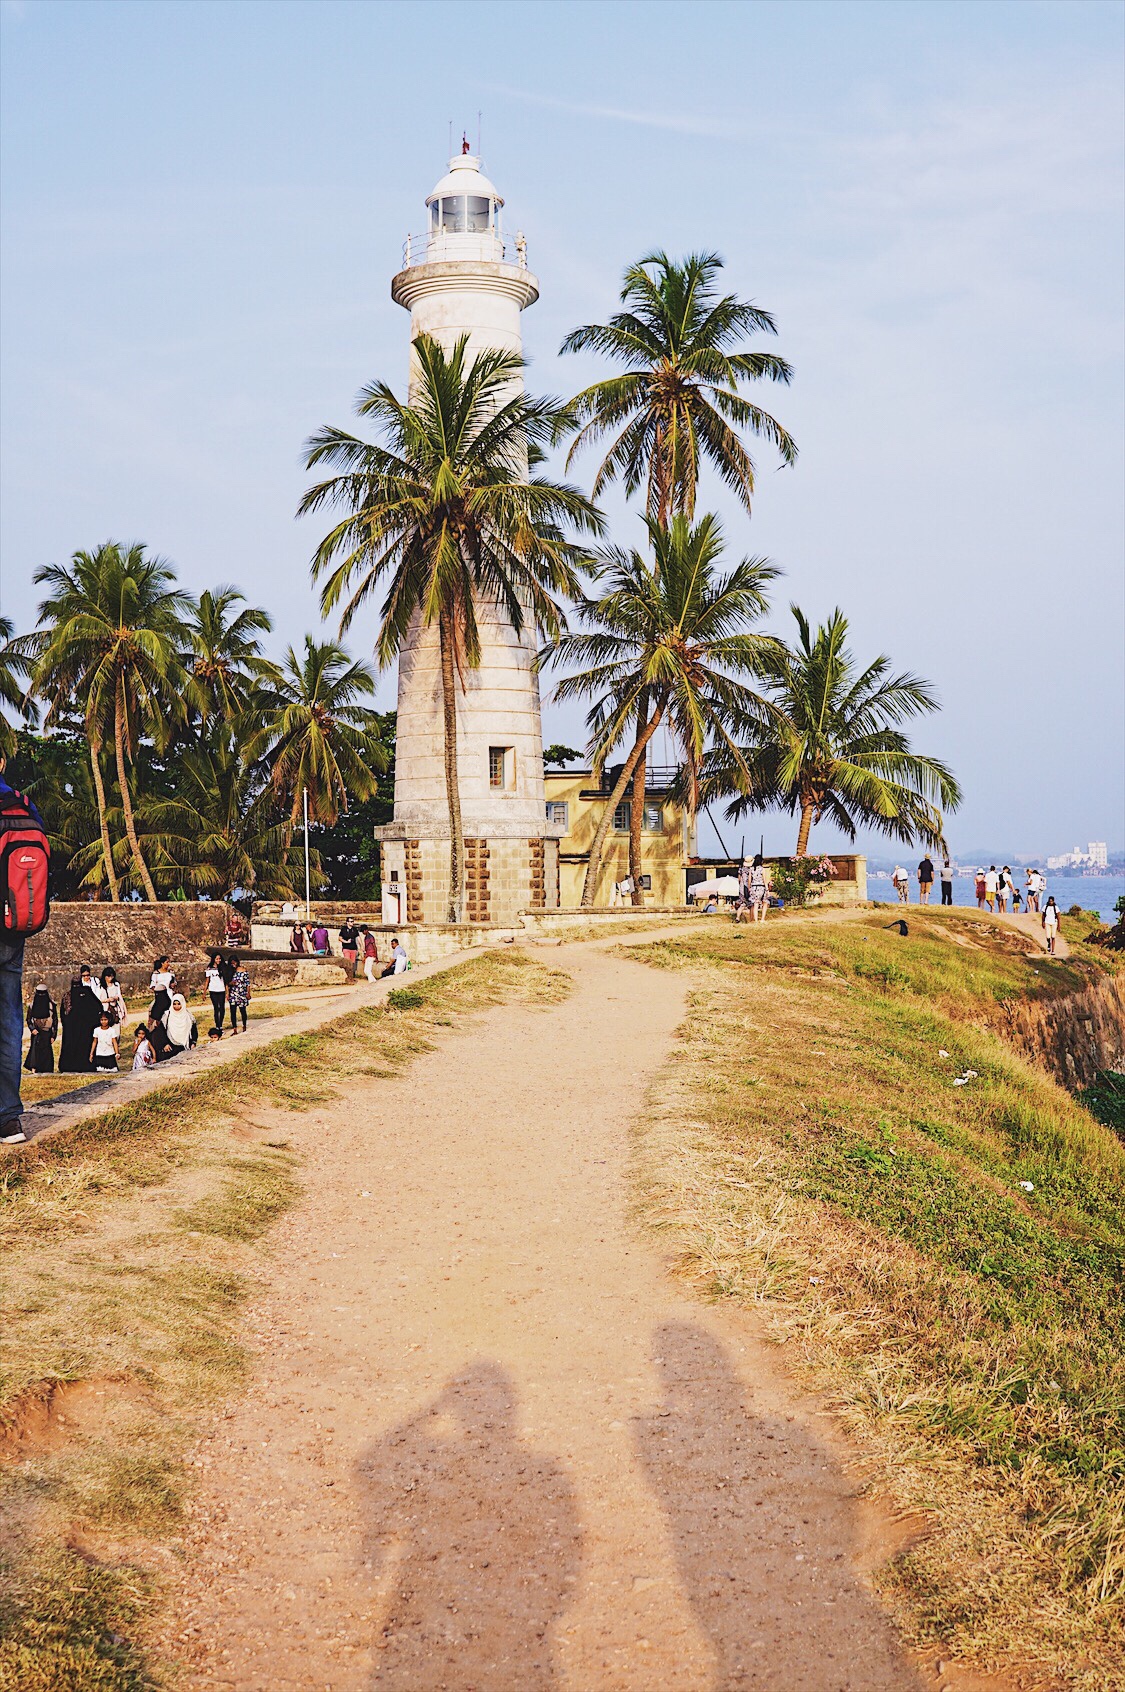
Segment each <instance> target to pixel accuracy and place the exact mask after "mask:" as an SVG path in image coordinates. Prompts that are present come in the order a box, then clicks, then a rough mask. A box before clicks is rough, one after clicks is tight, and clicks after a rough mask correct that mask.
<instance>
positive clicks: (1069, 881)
mask: <svg viewBox="0 0 1125 1692" xmlns="http://www.w3.org/2000/svg"><path fill="white" fill-rule="evenodd" d="M905 867H906V868H907V869H909V870H910V903H911V904H912V905H916V904H917V903H918V879H917V874H918V872H917V866H916V865H913V864H908V865H906V866H905ZM998 867H999V866H998ZM940 869H941V866H940V865H935V868H934V875H935V880H934V885H933V891H932V892H931V894H930V903H931V905H940V904H941V876H940ZM1043 874H1044V875H1045V876H1046V877H1047V891H1046V893H1044V894H1043V896H1042V898H1041V899H1040V901H1039V903H1040V907H1042V906H1043V905H1044V904H1045V903H1046V901H1047V898H1048V897H1049V895H1050V894H1052V893H1053V894H1054V896H1055V903H1056V905H1057V906H1058V907H1059V910H1060V911H1068V910H1069V909H1070V907H1071V905H1081V907H1082V909H1083V910H1084V911H1097V913H1098V915H1099V916H1100V917H1101V919H1102V921H1103V922H1116V921H1117V913H1116V911H1115V910H1114V908H1113V907H1114V905H1115V904H1116V903H1117V900H1118V899H1119V898H1120V897H1121V895H1122V894H1123V893H1125V875H1065V874H1064V873H1063V872H1062V871H1061V870H1044V871H1043ZM1012 875H1013V878H1014V879H1015V883H1016V886H1017V887H1018V888H1019V890H1020V896H1021V903H1020V909H1021V910H1023V909H1024V908H1025V907H1024V905H1023V903H1022V899H1023V895H1024V893H1025V891H1026V887H1025V881H1024V872H1023V870H1022V869H1016V868H1013V870H1012ZM867 896H868V898H869V899H880V900H882V901H884V902H885V903H887V904H893V903H895V902H896V901H897V899H898V894H897V893H896V892H895V890H894V888H893V887H892V886H891V878H890V875H889V874H887V875H880V874H879V873H878V872H877V871H875V870H869V871H868V874H867ZM976 902H977V895H976V886H975V877H974V876H971V875H955V876H954V878H953V903H954V904H955V905H972V906H973V907H974V909H975V908H976ZM1010 908H1011V907H1010V906H1009V909H1010Z"/></svg>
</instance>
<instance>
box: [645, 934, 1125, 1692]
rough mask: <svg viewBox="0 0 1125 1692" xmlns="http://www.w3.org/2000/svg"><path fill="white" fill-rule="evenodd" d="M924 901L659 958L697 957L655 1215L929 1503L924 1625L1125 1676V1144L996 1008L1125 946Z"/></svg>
mask: <svg viewBox="0 0 1125 1692" xmlns="http://www.w3.org/2000/svg"><path fill="white" fill-rule="evenodd" d="M909 915H910V932H909V935H908V937H906V938H902V937H900V936H899V935H898V934H897V933H894V932H888V931H887V928H886V926H885V924H886V923H887V921H888V920H889V919H890V916H891V912H890V911H886V912H881V913H877V914H875V915H873V916H871V917H869V918H865V919H863V920H862V921H858V922H844V923H841V922H832V921H831V920H824V919H814V920H811V921H794V920H791V919H788V918H783V919H781V920H780V921H771V922H769V923H767V925H766V926H765V927H764V928H760V929H756V930H748V929H743V928H734V927H732V926H730V925H729V924H727V923H724V924H723V925H722V926H721V927H716V928H715V929H712V930H711V931H709V932H708V933H707V934H706V935H702V936H694V935H691V936H689V935H685V936H683V937H682V938H679V937H677V938H676V939H674V940H670V941H666V942H662V943H659V944H657V945H656V946H645V947H640V948H637V950H636V951H635V952H634V953H633V954H632V955H633V956H635V957H636V958H637V959H639V960H640V961H642V962H646V963H649V964H663V965H664V966H666V967H675V968H686V969H689V970H691V971H692V972H693V976H694V980H693V985H692V992H691V1000H690V1004H691V1008H690V1014H689V1018H688V1021H687V1023H686V1025H685V1027H684V1029H683V1031H682V1036H681V1039H680V1042H679V1044H678V1048H677V1050H676V1052H675V1054H674V1059H673V1061H672V1063H671V1064H670V1065H669V1066H668V1068H667V1070H666V1072H665V1074H664V1076H663V1078H662V1080H661V1082H660V1084H659V1086H658V1090H657V1094H656V1096H655V1099H654V1102H653V1105H652V1108H651V1110H650V1112H649V1114H648V1117H647V1120H646V1121H645V1123H644V1124H643V1125H642V1127H641V1129H640V1139H639V1155H638V1172H639V1180H640V1190H641V1206H642V1214H643V1215H644V1216H645V1218H646V1219H647V1220H648V1221H650V1222H651V1223H652V1224H653V1225H654V1226H656V1227H658V1228H659V1229H661V1230H662V1231H664V1232H665V1234H666V1235H670V1236H671V1239H672V1241H673V1243H674V1245H675V1246H676V1247H677V1248H678V1251H679V1254H680V1261H681V1264H682V1269H683V1272H684V1273H685V1274H686V1275H687V1276H689V1277H690V1278H691V1279H692V1280H693V1281H695V1282H696V1284H698V1285H699V1286H700V1287H702V1288H703V1289H704V1290H705V1291H707V1292H708V1293H710V1294H712V1295H713V1296H716V1297H724V1298H733V1299H736V1300H738V1301H740V1302H742V1303H745V1304H748V1305H753V1306H755V1307H757V1308H759V1309H760V1310H761V1311H762V1312H763V1313H764V1314H765V1315H766V1317H767V1319H768V1321H769V1323H770V1327H771V1330H772V1332H773V1334H774V1336H775V1337H776V1338H777V1339H778V1340H779V1341H781V1342H787V1345H788V1352H789V1355H790V1356H791V1359H792V1361H793V1362H794V1363H795V1364H797V1365H798V1366H799V1367H801V1368H803V1369H804V1370H805V1371H807V1378H809V1379H810V1380H812V1381H815V1382H816V1383H817V1384H818V1385H819V1386H820V1387H821V1388H822V1389H826V1390H827V1392H828V1394H829V1397H830V1401H831V1402H832V1403H833V1404H834V1405H835V1406H836V1407H837V1408H838V1409H839V1411H840V1412H841V1413H842V1415H843V1416H844V1418H845V1419H846V1421H847V1422H848V1423H849V1424H850V1427H851V1429H852V1430H853V1432H854V1433H855V1435H856V1436H857V1438H858V1439H859V1441H860V1445H861V1448H862V1449H863V1450H864V1451H865V1453H866V1457H867V1461H868V1463H869V1472H870V1476H871V1480H872V1483H873V1485H875V1486H876V1487H877V1488H878V1489H879V1490H881V1491H882V1492H884V1494H888V1493H889V1495H890V1497H891V1498H892V1499H893V1500H894V1502H895V1504H896V1505H897V1506H898V1508H899V1509H900V1510H901V1511H902V1512H904V1513H911V1514H913V1513H917V1515H918V1526H919V1530H920V1531H919V1535H918V1537H917V1539H916V1542H914V1543H913V1544H912V1545H911V1548H910V1549H909V1550H907V1551H906V1552H905V1553H904V1554H903V1555H901V1556H900V1557H899V1558H897V1559H895V1561H894V1562H893V1563H892V1565H891V1566H890V1567H889V1568H887V1569H885V1570H884V1571H883V1573H882V1576H881V1584H882V1586H883V1588H884V1590H885V1591H886V1592H887V1593H888V1595H889V1597H890V1599H891V1602H892V1603H893V1604H894V1606H895V1608H896V1610H897V1612H898V1614H899V1616H900V1618H901V1619H902V1622H903V1625H904V1627H905V1630H906V1632H907V1635H908V1636H909V1637H910V1638H912V1639H913V1640H914V1641H915V1642H917V1643H918V1644H925V1645H931V1644H935V1643H937V1644H940V1645H941V1646H942V1648H943V1651H944V1652H945V1654H947V1655H951V1656H953V1655H960V1656H963V1657H964V1658H966V1659H969V1660H975V1661H976V1662H977V1663H979V1664H981V1665H983V1666H987V1667H997V1668H999V1667H1002V1666H1004V1665H1006V1664H1012V1663H1023V1664H1031V1665H1034V1669H1035V1671H1038V1672H1037V1676H1036V1678H1037V1680H1038V1679H1041V1683H1042V1684H1043V1685H1049V1686H1054V1685H1060V1684H1062V1685H1068V1686H1074V1687H1083V1688H1091V1689H1092V1688H1095V1687H1097V1688H1109V1687H1111V1686H1117V1687H1120V1686H1122V1685H1125V1650H1123V1647H1122V1634H1121V1631H1120V1629H1121V1624H1122V1601H1123V1599H1125V1427H1123V1425H1122V1413H1123V1408H1125V1350H1123V1343H1122V1342H1123V1339H1125V1300H1123V1297H1122V1287H1123V1281H1122V1266H1123V1261H1125V1258H1123V1247H1125V1148H1123V1147H1122V1145H1121V1144H1120V1142H1119V1141H1118V1140H1117V1139H1116V1138H1115V1137H1114V1135H1113V1134H1112V1133H1111V1132H1110V1131H1109V1130H1108V1129H1107V1128H1105V1127H1102V1126H1101V1125H1100V1124H1099V1123H1097V1122H1096V1121H1095V1120H1094V1119H1093V1117H1092V1116H1091V1115H1090V1114H1089V1113H1088V1112H1087V1111H1086V1110H1084V1109H1083V1108H1082V1106H1081V1105H1080V1104H1079V1103H1078V1102H1077V1101H1076V1100H1075V1099H1074V1098H1072V1097H1071V1096H1070V1095H1069V1094H1068V1093H1067V1092H1066V1091H1065V1090H1064V1089H1063V1088H1061V1087H1060V1086H1058V1085H1057V1084H1056V1083H1055V1082H1054V1081H1053V1080H1051V1079H1050V1078H1049V1077H1048V1076H1047V1075H1046V1074H1044V1073H1043V1072H1041V1071H1039V1070H1038V1069H1036V1068H1035V1067H1033V1066H1032V1065H1030V1064H1029V1063H1027V1062H1025V1061H1024V1060H1023V1059H1022V1058H1020V1057H1019V1056H1017V1055H1016V1053H1015V1052H1014V1051H1013V1050H1011V1048H1010V1047H1008V1046H1006V1045H1005V1044H1004V1043H1003V1041H1002V1040H1001V1039H1000V1038H999V1037H998V1036H997V1035H996V1034H994V1033H992V1032H990V1031H989V1029H988V1027H987V1024H988V1023H990V1022H992V1023H995V1022H997V1021H998V1020H1002V1016H1001V1017H999V1018H998V1016H997V1012H998V1010H999V1009H1000V1007H1001V1006H1002V1005H1003V1004H1004V1002H1005V1001H1006V1000H1010V999H1011V998H1012V996H1013V995H1028V996H1031V995H1034V996H1040V997H1061V996H1063V995H1065V994H1066V993H1068V992H1072V991H1075V990H1076V989H1080V988H1082V987H1086V986H1088V985H1089V983H1090V981H1091V980H1092V979H1097V976H1098V974H1099V973H1100V972H1103V971H1105V970H1106V969H1112V968H1113V967H1114V964H1113V961H1112V960H1111V959H1107V957H1106V956H1105V954H1099V953H1098V952H1097V951H1096V950H1095V949H1094V948H1088V947H1083V946H1082V945H1081V944H1076V945H1075V951H1074V955H1073V956H1072V958H1071V959H1070V960H1066V961H1064V960H1058V961H1054V960H1049V959H1047V958H1045V957H1044V956H1043V955H1042V954H1036V955H1033V956H1032V955H1028V954H1027V953H1026V951H1025V950H1024V947H1023V944H1022V942H1021V941H1020V940H1018V939H1017V938H1016V937H1015V936H1014V935H1012V934H1010V933H1008V934H1005V933H1004V932H1003V931H1002V930H1000V929H999V928H998V927H997V926H996V925H995V924H988V923H984V922H976V921H974V920H973V919H972V918H969V917H966V916H956V917H954V916H950V917H944V916H942V915H940V914H939V913H937V912H930V913H927V914H926V915H925V916H923V915H922V914H921V913H920V912H918V911H917V910H912V911H911V912H910V913H909ZM1065 926H1066V928H1067V929H1068V931H1069V934H1070V937H1071V939H1072V941H1076V940H1077V938H1078V935H1079V933H1080V932H1081V930H1080V927H1079V925H1077V924H1074V923H1070V924H1066V925H1065ZM943 1052H945V1053H947V1054H948V1055H947V1056H943V1055H942V1053H943ZM970 1069H971V1070H973V1071H975V1072H976V1073H975V1075H973V1076H972V1077H971V1078H970V1079H969V1080H968V1081H967V1082H966V1084H964V1085H962V1086H956V1085H954V1081H955V1078H956V1077H958V1076H962V1075H964V1074H965V1072H966V1071H967V1070H970ZM1024 1183H1027V1184H1029V1188H1030V1190H1028V1187H1027V1186H1025V1185H1024Z"/></svg>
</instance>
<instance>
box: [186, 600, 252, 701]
mask: <svg viewBox="0 0 1125 1692" xmlns="http://www.w3.org/2000/svg"><path fill="white" fill-rule="evenodd" d="M239 605H241V606H242V607H243V609H242V610H241V611H239V610H237V609H236V607H237V606H239ZM272 627H273V622H272V619H271V618H270V615H269V612H268V611H262V610H260V609H259V608H258V607H257V606H254V605H247V604H246V603H245V597H244V595H243V594H241V593H239V592H238V590H237V588H233V587H228V586H222V587H217V588H215V589H214V590H211V589H208V590H207V591H206V592H205V593H201V594H200V596H199V604H198V605H197V606H195V607H194V608H193V610H192V611H191V613H190V615H189V617H188V620H187V638H188V648H187V653H186V657H185V662H186V666H187V670H188V673H189V675H190V677H191V680H192V684H193V685H192V689H191V699H192V703H193V705H194V706H195V708H196V709H197V710H198V712H199V714H200V718H201V720H202V721H203V722H205V723H206V722H207V721H208V720H209V719H211V718H213V717H217V718H218V719H219V721H220V722H224V723H231V722H234V721H235V720H236V719H237V718H238V717H239V716H240V715H241V714H242V713H243V712H244V711H245V710H246V708H247V706H248V705H249V703H250V700H251V695H252V690H253V688H254V685H255V683H256V682H258V681H260V680H261V679H262V676H263V674H264V673H265V670H266V665H265V663H264V660H263V659H262V647H261V642H260V641H259V639H258V636H259V635H263V634H269V632H270V630H271V629H272Z"/></svg>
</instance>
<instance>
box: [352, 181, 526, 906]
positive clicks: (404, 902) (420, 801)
mask: <svg viewBox="0 0 1125 1692" xmlns="http://www.w3.org/2000/svg"><path fill="white" fill-rule="evenodd" d="M426 205H427V216H428V224H429V227H428V229H427V231H426V233H425V234H424V235H422V236H412V237H411V238H410V239H409V240H408V241H407V243H406V254H405V259H406V262H405V264H404V267H403V269H402V270H400V271H399V273H398V275H397V276H395V278H394V280H393V281H392V283H391V296H392V298H393V299H394V300H395V301H396V302H397V303H398V304H399V305H401V306H404V307H405V308H406V309H407V310H408V311H409V312H410V339H411V342H412V343H413V341H414V340H415V339H416V337H417V336H419V335H422V334H426V335H430V336H432V337H433V338H434V340H436V341H438V342H439V343H440V344H441V345H442V346H443V347H444V348H445V350H446V351H447V352H448V351H450V350H451V349H452V348H453V346H454V345H455V343H456V342H457V341H458V340H459V339H460V338H461V337H462V336H467V338H468V347H467V352H468V356H469V357H470V358H472V357H473V356H475V355H476V354H478V353H480V352H483V351H485V350H487V349H493V350H498V351H503V352H511V353H517V354H518V353H520V352H521V351H522V344H523V343H522V337H521V334H520V313H521V312H522V311H523V310H524V309H525V308H526V307H527V306H529V305H532V304H534V302H535V301H536V300H537V299H538V298H539V286H538V282H537V281H536V278H535V277H534V276H533V275H532V274H531V272H530V271H529V270H528V268H527V263H526V256H525V252H524V245H523V240H522V237H521V238H520V239H519V240H518V241H517V242H515V243H511V242H507V241H505V238H504V236H503V233H502V231H501V226H500V211H501V207H502V206H503V200H502V199H501V198H500V196H499V195H498V194H497V192H496V190H495V189H494V188H493V186H492V184H491V183H490V182H489V181H488V180H487V178H485V177H484V176H482V174H481V172H480V166H479V161H478V160H477V159H475V158H473V157H471V156H470V155H468V154H464V155H462V156H460V157H458V158H455V159H453V160H451V161H450V168H449V173H448V174H447V175H446V176H445V177H443V179H442V180H441V182H439V183H438V185H437V187H436V188H435V189H434V191H433V193H432V194H431V195H430V196H429V198H428V200H427V202H426ZM417 379H418V378H417V368H416V359H415V357H414V354H413V351H412V353H411V375H410V398H411V400H412V401H413V400H415V399H416V397H417V393H416V384H417ZM476 612H477V622H478V628H479V631H480V645H481V659H480V664H479V665H478V666H476V667H474V668H472V669H466V670H465V672H464V675H463V677H462V679H461V685H459V687H458V697H457V753H458V757H457V762H458V771H459V781H458V786H459V791H460V799H461V814H462V826H463V831H464V836H465V900H464V909H463V912H462V915H463V918H464V919H465V920H467V921H469V922H481V923H500V924H508V923H513V922H515V921H516V920H517V917H518V913H519V911H521V910H523V909H527V908H529V907H541V906H543V905H551V906H555V905H557V904H558V886H559V879H558V839H557V835H558V832H559V831H558V830H557V829H555V830H552V829H551V828H549V827H548V825H547V822H546V807H545V804H544V794H543V737H542V728H541V724H540V710H539V681H538V676H537V674H536V670H535V654H536V649H537V642H536V632H535V629H534V626H533V624H532V622H531V619H530V618H529V619H528V620H527V621H526V622H525V623H524V626H523V628H522V629H521V630H520V632H519V633H517V631H516V630H515V628H514V627H513V625H512V623H511V621H510V620H509V618H508V617H507V615H506V613H505V612H504V610H503V608H502V607H500V606H498V605H496V604H494V603H492V602H490V601H487V600H484V599H479V600H478V602H477V606H476ZM444 752H445V740H444V727H443V702H442V684H441V665H440V651H439V641H438V629H437V625H436V623H432V624H430V625H428V626H427V625H425V624H424V623H423V622H422V619H421V616H420V614H416V615H415V618H414V621H413V623H412V625H411V627H410V630H409V632H408V635H407V639H406V641H405V642H404V645H403V648H402V651H401V653H400V655H399V671H398V731H397V741H396V754H395V810H394V821H393V822H392V823H390V824H388V825H386V826H385V827H384V828H382V829H380V831H379V833H380V836H381V838H382V841H383V881H384V886H386V885H387V884H388V883H394V882H396V881H397V882H398V884H399V886H400V887H401V888H402V890H403V891H402V893H401V894H400V905H399V909H400V914H401V917H402V918H403V920H405V921H407V922H441V921H444V920H445V918H446V913H447V910H448V896H449V873H450V838H449V804H448V797H447V794H446V785H445V756H444ZM403 907H405V908H403Z"/></svg>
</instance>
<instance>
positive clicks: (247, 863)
mask: <svg viewBox="0 0 1125 1692" xmlns="http://www.w3.org/2000/svg"><path fill="white" fill-rule="evenodd" d="M177 774H178V780H177V793H176V796H175V797H174V798H172V799H165V800H155V799H154V800H150V801H148V802H147V804H145V805H144V806H143V807H142V822H143V823H144V825H145V826H146V828H148V829H149V830H150V832H151V837H152V838H153V840H154V841H156V842H158V844H159V866H160V870H161V872H162V873H163V875H164V876H165V877H166V878H167V879H168V880H169V881H170V882H171V883H172V884H173V885H176V886H182V885H184V884H186V885H188V886H190V887H192V888H196V889H200V888H202V889H204V890H206V891H208V892H211V893H217V894H218V895H219V896H220V897H222V898H225V897H226V896H227V895H228V894H230V893H231V892H232V891H233V890H234V889H235V888H236V887H243V888H246V887H252V888H254V889H255V891H256V892H257V893H258V894H259V896H260V897H262V898H267V899H275V898H281V899H287V898H291V897H292V895H293V890H294V887H295V885H296V883H297V880H298V875H297V873H296V872H297V870H298V865H297V864H296V863H295V862H294V861H293V857H294V836H293V825H292V821H291V820H290V819H288V818H286V817H285V815H284V812H283V811H282V809H281V808H280V807H279V805H278V801H277V797H276V794H275V792H274V790H273V788H272V786H269V785H266V786H263V784H262V782H261V780H260V779H259V777H258V775H257V773H256V772H255V770H254V767H253V765H252V764H251V763H250V762H249V761H248V760H247V759H246V758H245V757H244V756H242V755H241V754H240V753H239V751H238V750H236V748H235V746H234V744H233V741H232V739H231V737H230V736H228V735H223V736H221V737H220V738H219V739H218V740H217V741H216V742H214V743H213V744H210V745H207V744H205V745H202V746H198V747H191V748H189V749H188V750H186V751H185V752H184V753H183V755H182V756H181V758H180V760H179V767H178V771H177ZM314 867H316V866H315V865H314Z"/></svg>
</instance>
